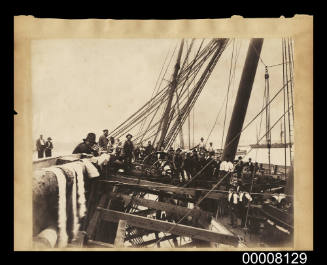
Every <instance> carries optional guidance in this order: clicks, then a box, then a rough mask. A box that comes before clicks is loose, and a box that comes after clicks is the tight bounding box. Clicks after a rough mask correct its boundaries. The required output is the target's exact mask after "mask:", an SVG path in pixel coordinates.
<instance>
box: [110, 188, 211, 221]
mask: <svg viewBox="0 0 327 265" xmlns="http://www.w3.org/2000/svg"><path fill="white" fill-rule="evenodd" d="M108 196H109V198H111V199H122V200H124V202H125V203H129V202H130V201H131V200H132V197H131V196H128V195H124V194H121V193H113V192H110V193H108ZM133 202H134V203H136V204H137V205H140V206H144V207H147V208H150V209H156V210H161V211H165V212H167V213H169V214H173V215H175V216H176V218H181V217H183V216H184V215H186V216H191V217H192V220H193V222H199V223H201V224H209V221H210V217H211V214H210V213H208V212H205V211H202V210H201V209H189V208H186V207H182V206H178V205H174V204H170V203H166V202H159V201H153V200H147V199H143V198H137V197H135V198H133Z"/></svg>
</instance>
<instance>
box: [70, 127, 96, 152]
mask: <svg viewBox="0 0 327 265" xmlns="http://www.w3.org/2000/svg"><path fill="white" fill-rule="evenodd" d="M95 138H96V136H95V133H89V134H88V135H87V136H86V138H85V139H83V143H80V144H78V145H77V146H76V147H75V149H74V151H73V154H82V153H84V154H92V155H94V156H97V155H98V148H96V142H95Z"/></svg>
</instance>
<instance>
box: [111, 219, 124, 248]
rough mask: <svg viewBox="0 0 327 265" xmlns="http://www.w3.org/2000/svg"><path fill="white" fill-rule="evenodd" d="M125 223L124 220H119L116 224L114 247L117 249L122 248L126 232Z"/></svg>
mask: <svg viewBox="0 0 327 265" xmlns="http://www.w3.org/2000/svg"><path fill="white" fill-rule="evenodd" d="M126 225H127V222H126V221H125V220H120V221H119V222H118V227H117V233H116V238H115V242H114V246H115V247H117V248H121V247H124V239H125V231H126Z"/></svg>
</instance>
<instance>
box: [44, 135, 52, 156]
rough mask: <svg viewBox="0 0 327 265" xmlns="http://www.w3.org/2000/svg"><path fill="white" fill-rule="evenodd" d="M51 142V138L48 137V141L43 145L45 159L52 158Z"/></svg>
mask: <svg viewBox="0 0 327 265" xmlns="http://www.w3.org/2000/svg"><path fill="white" fill-rule="evenodd" d="M51 140H52V139H51V137H48V140H47V141H46V143H45V157H51V156H52V149H53V144H52V142H51Z"/></svg>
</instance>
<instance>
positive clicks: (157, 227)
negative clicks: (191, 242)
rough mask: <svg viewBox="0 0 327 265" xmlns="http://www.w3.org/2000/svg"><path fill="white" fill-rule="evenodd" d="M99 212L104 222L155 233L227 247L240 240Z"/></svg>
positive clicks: (175, 225) (119, 213)
mask: <svg viewBox="0 0 327 265" xmlns="http://www.w3.org/2000/svg"><path fill="white" fill-rule="evenodd" d="M98 210H99V211H101V212H102V218H103V220H106V221H109V222H116V223H117V222H119V220H120V219H124V220H126V221H127V223H128V224H129V225H132V226H136V227H140V228H144V229H150V230H154V231H159V232H164V233H171V234H174V235H180V236H187V237H191V238H196V239H200V240H204V241H209V242H217V243H222V244H226V245H232V246H237V245H238V238H237V237H236V236H232V235H229V234H221V233H217V232H212V231H209V230H205V229H202V228H196V227H191V226H186V225H181V224H175V223H169V222H165V221H161V220H155V219H151V218H146V217H143V216H136V215H132V214H128V213H122V212H117V211H113V210H107V209H104V208H101V207H98Z"/></svg>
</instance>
